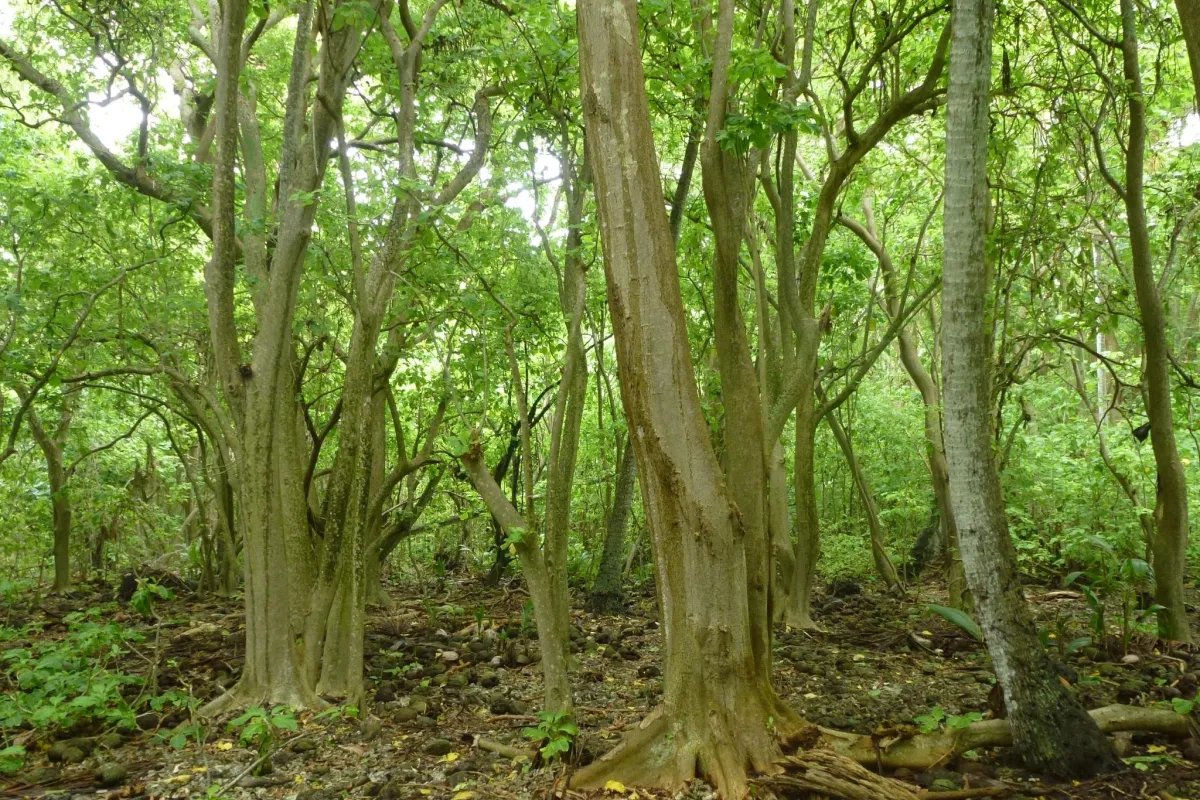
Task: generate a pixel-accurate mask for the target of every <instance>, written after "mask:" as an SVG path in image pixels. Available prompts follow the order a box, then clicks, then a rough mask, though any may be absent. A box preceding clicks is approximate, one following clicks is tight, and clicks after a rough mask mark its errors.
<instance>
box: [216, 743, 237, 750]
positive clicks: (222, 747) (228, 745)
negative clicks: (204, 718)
mask: <svg viewBox="0 0 1200 800" xmlns="http://www.w3.org/2000/svg"><path fill="white" fill-rule="evenodd" d="M217 749H218V750H232V749H233V742H217Z"/></svg>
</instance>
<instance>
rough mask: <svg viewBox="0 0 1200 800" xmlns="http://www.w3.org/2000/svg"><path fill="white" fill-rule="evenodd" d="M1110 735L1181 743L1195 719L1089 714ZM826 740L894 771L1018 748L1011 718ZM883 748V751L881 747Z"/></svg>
mask: <svg viewBox="0 0 1200 800" xmlns="http://www.w3.org/2000/svg"><path fill="white" fill-rule="evenodd" d="M1088 713H1089V714H1091V716H1092V719H1094V720H1095V721H1096V725H1098V726H1099V728H1100V730H1102V731H1104V732H1105V733H1117V732H1119V731H1139V732H1142V733H1161V734H1164V735H1167V736H1173V737H1176V738H1186V737H1188V736H1190V735H1191V734H1192V722H1191V719H1190V717H1188V716H1186V715H1184V714H1177V713H1176V712H1174V711H1172V710H1170V709H1165V708H1142V707H1140V706H1124V705H1112V706H1104V707H1103V708H1097V709H1094V710H1092V711H1089V712H1088ZM821 734H822V738H824V739H825V741H826V742H828V743H829V745H830V747H832V749H833V751H834V752H835V753H838V754H840V755H843V756H847V757H849V758H851V759H853V760H855V761H857V762H858V763H859V764H865V765H867V766H871V767H874V766H883V767H887V768H890V769H898V768H900V767H907V768H909V769H928V768H930V767H932V766H934V765H936V764H940V763H943V762H945V761H946V760H947V759H949V758H952V757H954V756H956V755H960V754H962V753H965V752H966V751H968V750H975V749H977V748H980V747H1004V746H1008V745H1011V744H1012V732H1011V730H1010V729H1009V725H1008V720H1006V719H989V720H983V721H982V722H975V723H972V724H971V725H968V726H966V727H965V728H955V729H949V728H947V729H946V730H942V731H938V732H937V733H926V734H918V735H916V736H909V737H906V738H901V739H899V740H897V741H895V742H890V743H889V742H888V741H887V740H886V739H884V740H882V741H877V740H876V739H875V738H874V737H871V736H864V735H861V734H856V733H846V732H845V731H837V730H831V729H829V728H821ZM877 745H878V746H877Z"/></svg>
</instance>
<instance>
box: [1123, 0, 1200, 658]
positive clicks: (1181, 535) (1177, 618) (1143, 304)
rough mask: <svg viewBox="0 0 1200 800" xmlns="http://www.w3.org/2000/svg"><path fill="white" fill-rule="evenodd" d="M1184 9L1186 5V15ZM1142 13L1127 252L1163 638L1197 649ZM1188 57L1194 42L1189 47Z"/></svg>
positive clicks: (1130, 16)
mask: <svg viewBox="0 0 1200 800" xmlns="http://www.w3.org/2000/svg"><path fill="white" fill-rule="evenodd" d="M1185 5H1186V0H1185V2H1183V3H1181V4H1180V6H1181V10H1182V9H1183V7H1184V6H1185ZM1137 34H1138V30H1137V9H1136V7H1135V6H1134V3H1133V2H1132V0H1121V56H1122V64H1123V67H1124V76H1125V85H1126V86H1127V87H1128V90H1129V96H1128V100H1129V118H1128V126H1129V136H1128V147H1127V148H1126V153H1125V191H1124V194H1123V199H1124V201H1125V217H1126V219H1127V220H1128V222H1129V252H1130V256H1131V259H1132V261H1133V284H1134V290H1135V293H1136V294H1137V303H1138V311H1139V312H1140V314H1141V318H1142V334H1143V336H1144V337H1145V343H1146V372H1145V376H1146V377H1145V380H1146V395H1147V400H1146V414H1147V416H1148V417H1149V418H1150V443H1151V445H1152V446H1153V448H1154V465H1155V467H1156V468H1157V470H1158V503H1157V508H1156V511H1155V515H1156V517H1157V520H1156V521H1157V522H1158V526H1157V527H1158V530H1157V532H1156V534H1155V536H1154V544H1153V551H1154V600H1155V602H1156V603H1157V604H1158V605H1160V606H1162V607H1163V610H1162V611H1160V612H1158V632H1159V635H1160V636H1162V637H1164V638H1167V639H1175V640H1177V641H1181V642H1190V641H1192V631H1191V627H1190V625H1189V624H1188V620H1187V612H1186V611H1185V609H1184V602H1183V573H1184V570H1185V568H1186V566H1187V539H1188V497H1187V478H1186V477H1185V475H1184V472H1183V463H1182V462H1181V461H1180V460H1179V449H1178V448H1177V447H1176V444H1175V419H1174V414H1173V413H1172V410H1171V405H1172V391H1171V361H1170V358H1171V356H1170V353H1169V352H1168V345H1167V321H1166V316H1165V314H1164V312H1163V306H1162V296H1161V294H1160V291H1159V286H1158V283H1157V281H1156V280H1155V276H1154V262H1153V255H1152V253H1151V249H1150V229H1149V223H1148V222H1147V219H1146V201H1145V190H1144V185H1143V184H1144V175H1143V173H1144V170H1145V158H1146V101H1145V98H1144V97H1143V96H1142V71H1141V67H1140V66H1139V64H1138V35H1137ZM1188 46H1189V52H1190V48H1191V47H1192V42H1191V41H1189V42H1188Z"/></svg>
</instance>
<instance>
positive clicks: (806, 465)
mask: <svg viewBox="0 0 1200 800" xmlns="http://www.w3.org/2000/svg"><path fill="white" fill-rule="evenodd" d="M814 327H815V326H814ZM814 355H815V348H814ZM815 361H816V359H815V358H814V359H813V362H814V363H813V370H814V371H815V369H816V364H815ZM814 396H815V387H810V389H809V390H807V391H805V392H804V394H803V396H802V397H801V398H800V402H799V403H798V404H797V406H796V447H795V450H794V451H793V454H792V459H793V467H792V484H793V486H794V488H795V491H796V549H795V553H794V556H795V557H794V565H793V567H792V585H791V588H790V591H789V592H788V603H787V608H786V609H785V611H784V615H783V620H784V622H785V623H786V624H787V625H788V626H789V627H792V628H801V629H813V628H816V627H817V623H816V622H814V621H813V618H812V591H813V585H814V583H815V582H816V577H817V559H818V558H819V557H820V555H821V520H820V517H819V516H818V513H817V488H816V477H815V476H816V470H815V468H814V467H815V462H814V453H815V451H816V428H815V426H814V424H813V410H814V409H813V406H814V403H813V399H814Z"/></svg>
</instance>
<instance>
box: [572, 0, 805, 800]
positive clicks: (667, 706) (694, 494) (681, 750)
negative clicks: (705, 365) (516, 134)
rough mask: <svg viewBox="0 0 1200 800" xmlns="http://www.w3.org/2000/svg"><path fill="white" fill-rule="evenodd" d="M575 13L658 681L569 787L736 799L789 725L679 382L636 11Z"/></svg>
mask: <svg viewBox="0 0 1200 800" xmlns="http://www.w3.org/2000/svg"><path fill="white" fill-rule="evenodd" d="M722 5H723V6H724V5H725V3H723V4H722ZM576 12H577V15H578V25H579V40H580V62H581V76H582V86H581V93H582V97H583V109H584V115H585V119H586V123H587V137H588V148H589V153H590V154H591V157H592V159H593V161H592V163H593V174H594V175H595V180H596V198H597V206H598V209H599V220H600V232H601V240H602V242H603V245H604V256H605V257H604V267H605V273H606V276H607V285H608V301H609V310H610V315H611V318H612V321H613V331H614V337H615V346H616V353H617V366H618V371H619V374H620V385H621V395H622V400H623V402H624V406H625V415H626V419H627V420H628V421H629V430H630V431H631V436H632V446H633V448H634V454H635V457H636V458H637V462H638V477H639V481H640V485H641V490H642V498H643V502H644V504H645V508H646V516H647V520H648V522H649V525H650V530H651V532H652V539H653V543H654V548H655V553H656V559H655V564H656V569H657V578H658V585H659V587H660V589H661V598H662V619H663V623H664V624H663V628H664V647H663V652H664V664H665V669H664V682H663V688H664V694H663V704H662V706H661V707H660V708H658V709H656V710H655V711H654V712H652V713H651V714H650V716H649V717H647V718H646V719H645V720H644V721H643V722H642V724H641V725H640V726H639V727H638V729H637V730H636V731H634V732H633V733H631V734H630V735H629V737H628V738H626V740H625V741H624V742H623V743H622V744H621V745H619V746H618V747H617V748H616V749H615V750H613V751H612V752H611V753H609V754H608V755H606V756H605V757H603V758H601V759H600V760H599V761H597V762H594V763H593V764H592V765H590V766H588V767H586V768H585V769H583V770H581V771H580V772H577V773H576V774H575V776H574V777H573V778H572V785H575V786H579V787H583V788H592V787H600V786H603V785H604V783H605V782H606V781H607V780H610V779H611V780H619V781H622V782H624V783H627V784H639V785H645V786H656V787H665V788H671V789H674V788H678V787H679V786H681V785H682V784H683V783H685V782H687V781H688V780H691V779H692V778H693V777H696V776H697V774H701V775H704V776H705V777H707V778H709V779H710V780H712V782H713V783H714V784H716V786H717V788H718V791H719V792H720V793H721V795H722V796H723V797H740V796H742V794H743V793H744V792H745V790H746V783H747V768H748V767H750V768H754V769H763V770H765V769H769V768H770V767H771V765H772V762H773V760H774V758H775V757H776V755H777V754H778V752H779V750H778V747H779V745H778V738H779V736H781V735H782V736H783V737H784V738H787V737H788V736H790V735H791V734H793V733H794V732H795V731H796V730H797V728H798V727H799V725H800V722H799V720H798V718H797V717H796V716H795V714H794V713H793V712H791V711H790V710H789V709H787V708H786V706H784V705H783V704H782V703H781V702H779V700H778V698H777V697H776V695H775V692H774V689H773V688H772V686H771V684H770V681H769V679H768V677H767V674H766V673H765V672H764V671H762V669H761V667H760V665H759V664H758V663H757V662H756V659H755V657H754V652H753V644H752V640H753V633H752V630H751V615H752V610H751V609H750V608H749V603H750V598H751V593H750V592H747V591H746V588H745V587H746V586H747V585H748V584H747V580H748V574H747V565H746V555H745V551H744V547H743V542H744V540H745V536H746V535H747V532H746V531H745V530H744V528H743V527H742V517H741V515H739V514H738V512H737V510H736V508H735V507H734V506H733V505H732V503H731V499H730V497H729V495H728V494H727V492H726V489H725V484H724V480H723V477H722V473H721V469H720V467H719V465H718V463H717V459H716V456H715V454H714V452H713V449H712V444H711V442H710V439H709V431H708V426H707V424H706V423H705V420H704V416H703V413H702V411H701V408H700V399H699V393H698V390H697V387H696V381H695V376H694V374H693V372H692V356H691V352H690V350H689V347H688V339H687V326H686V322H685V319H684V312H683V303H682V299H681V296H680V288H679V275H678V272H677V269H676V264H675V248H674V244H673V242H672V237H671V231H670V226H669V224H668V220H667V215H666V211H665V209H664V208H663V202H662V186H661V182H660V178H659V175H660V172H659V165H658V158H657V155H656V153H655V152H654V143H653V136H652V133H651V128H650V110H649V104H648V101H647V97H646V92H645V77H644V74H643V71H642V63H641V55H640V49H639V44H638V19H637V8H636V4H635V2H634V0H593V1H592V2H588V3H580V4H578V5H577V6H576ZM757 466H758V469H759V470H761V469H762V465H761V464H759V465H757ZM755 535H760V536H761V535H762V532H761V531H760V532H756V533H755ZM753 613H765V612H759V611H758V610H754V612H753ZM772 723H773V728H774V730H772Z"/></svg>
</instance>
